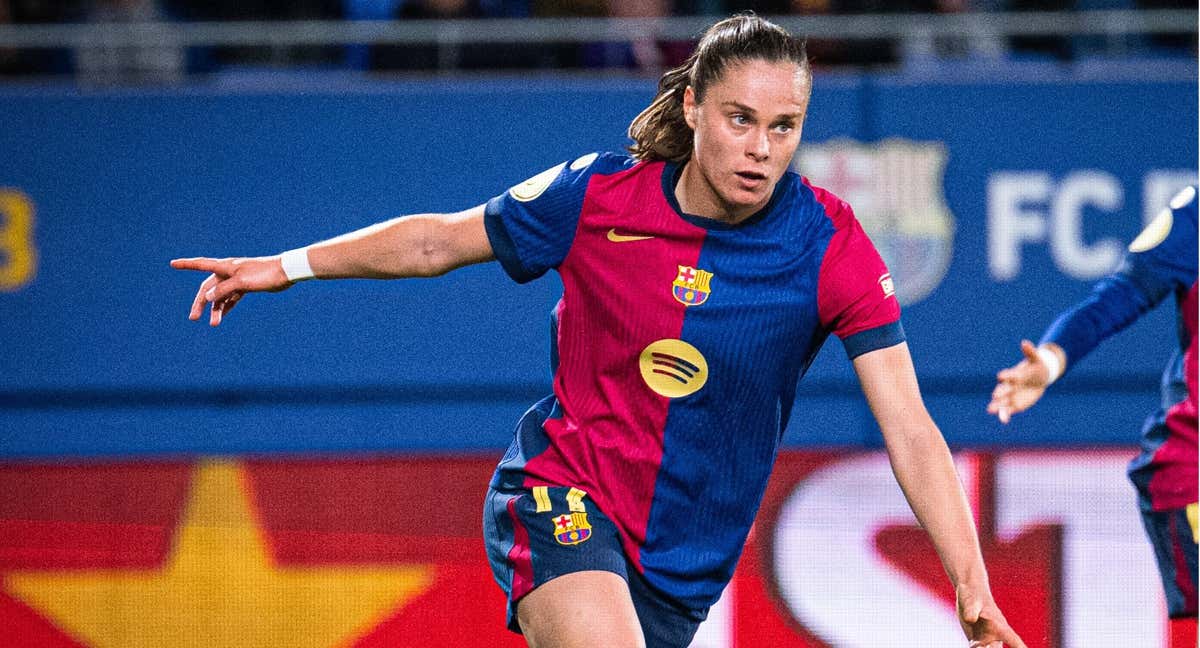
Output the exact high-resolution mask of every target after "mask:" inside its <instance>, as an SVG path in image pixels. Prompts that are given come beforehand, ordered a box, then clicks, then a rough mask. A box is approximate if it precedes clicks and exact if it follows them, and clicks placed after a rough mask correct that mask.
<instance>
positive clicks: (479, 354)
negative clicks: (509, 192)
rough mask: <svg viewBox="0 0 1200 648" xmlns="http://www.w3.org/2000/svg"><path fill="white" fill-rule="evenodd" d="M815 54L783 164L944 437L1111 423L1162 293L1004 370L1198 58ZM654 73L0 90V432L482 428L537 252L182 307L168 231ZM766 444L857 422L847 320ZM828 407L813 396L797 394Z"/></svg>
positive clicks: (245, 218) (143, 438) (608, 113)
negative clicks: (1003, 74)
mask: <svg viewBox="0 0 1200 648" xmlns="http://www.w3.org/2000/svg"><path fill="white" fill-rule="evenodd" d="M1136 77H1137V75H1131V76H1128V77H1114V78H1107V79H1105V80H1102V81H1101V80H1094V79H1093V80H1087V79H1083V80H1080V79H1074V78H1071V77H1069V76H1066V75H1059V76H1058V77H1056V78H1038V79H1024V80H1021V79H1016V80H1014V79H1003V80H979V79H975V80H969V81H967V80H961V79H938V78H923V79H921V80H920V82H917V81H914V80H913V79H912V78H911V77H906V76H886V75H866V76H822V77H819V78H818V79H817V82H816V84H815V89H814V96H813V100H812V106H811V110H810V115H809V118H808V121H807V123H806V125H805V131H804V143H803V144H802V145H801V153H800V155H798V157H797V160H796V166H797V167H798V168H799V169H800V170H801V171H802V172H804V173H806V174H807V175H810V176H811V177H812V178H813V180H814V182H816V183H817V184H821V185H824V186H827V187H828V188H830V189H831V190H833V191H834V192H835V193H838V194H839V195H841V196H842V197H843V198H846V199H847V200H848V201H849V202H850V204H851V205H852V206H853V207H854V208H855V210H856V213H857V214H858V216H859V218H860V220H862V221H863V223H864V226H865V227H867V230H868V232H869V233H870V234H871V235H872V238H873V239H875V241H876V244H877V246H878V247H879V248H880V249H881V250H882V251H883V253H884V255H885V258H886V260H887V261H888V263H889V266H890V267H891V269H892V271H893V274H894V275H895V278H896V282H897V290H898V294H899V295H900V296H901V298H902V302H903V303H904V304H905V315H904V322H905V327H906V330H907V332H908V335H909V343H910V346H911V348H912V350H913V355H914V359H915V362H916V364H917V369H918V374H919V375H920V377H921V378H922V383H923V388H924V393H925V396H926V399H927V402H928V404H929V406H930V409H931V410H932V411H933V413H934V416H935V419H936V420H938V421H939V423H941V425H942V427H943V428H944V432H945V433H946V435H947V437H948V438H949V439H950V440H951V442H952V444H955V445H992V446H999V445H1012V444H1016V445H1029V444H1034V445H1036V444H1045V443H1050V444H1060V445H1061V444H1074V445H1090V444H1114V443H1119V444H1126V445H1127V444H1129V443H1131V442H1132V441H1133V439H1134V438H1135V435H1136V431H1137V427H1138V422H1139V421H1140V419H1141V418H1142V417H1143V416H1145V414H1146V413H1148V411H1149V410H1150V409H1151V408H1152V407H1153V406H1154V404H1155V403H1156V400H1157V396H1156V385H1157V374H1158V372H1159V371H1160V370H1161V367H1162V366H1163V364H1164V363H1165V361H1166V359H1167V357H1168V355H1169V353H1170V348H1171V344H1172V341H1171V340H1172V335H1173V331H1174V325H1173V321H1172V318H1173V313H1172V312H1170V310H1171V309H1170V307H1169V306H1165V305H1164V306H1163V307H1162V308H1160V309H1158V311H1156V312H1154V313H1151V314H1150V315H1148V316H1147V317H1146V318H1144V319H1145V320H1146V321H1142V322H1139V323H1138V324H1137V325H1135V326H1134V327H1132V328H1131V329H1130V330H1129V331H1127V332H1124V333H1122V334H1121V335H1120V336H1119V337H1118V338H1117V339H1116V340H1114V341H1113V342H1112V343H1110V344H1108V345H1106V346H1105V347H1103V348H1101V349H1100V350H1098V351H1097V352H1096V353H1095V355H1094V357H1090V358H1088V359H1086V360H1085V361H1084V362H1083V363H1081V364H1080V365H1079V366H1078V368H1076V369H1073V370H1072V372H1071V374H1069V375H1068V376H1067V377H1066V378H1064V380H1063V381H1062V382H1061V383H1060V384H1059V385H1056V386H1055V388H1054V390H1052V393H1051V395H1050V396H1048V397H1047V399H1046V402H1045V403H1044V404H1043V405H1042V406H1040V407H1039V408H1036V409H1035V410H1034V411H1033V412H1030V413H1029V414H1028V415H1025V416H1023V417H1021V418H1019V419H1018V420H1017V422H1016V423H1015V424H1013V425H1010V426H1008V427H1007V428H1002V427H1001V426H999V425H997V424H996V423H995V422H994V421H992V420H990V419H989V418H988V417H987V416H986V415H985V414H984V412H983V409H984V405H985V404H986V402H987V396H988V392H990V389H991V385H992V380H993V376H994V373H995V371H996V370H997V369H999V368H1001V367H1003V366H1006V365H1008V364H1011V363H1012V362H1015V361H1016V360H1017V359H1019V357H1018V356H1019V353H1018V343H1019V341H1020V340H1021V338H1022V337H1036V336H1037V335H1038V334H1039V333H1040V331H1041V329H1042V328H1043V327H1044V326H1045V325H1046V324H1047V323H1048V322H1049V321H1050V320H1051V319H1052V318H1053V316H1054V315H1055V314H1056V313H1057V312H1058V311H1059V310H1061V309H1062V308H1063V307H1065V306H1067V305H1069V304H1070V303H1072V302H1074V301H1075V300H1078V299H1080V298H1082V297H1083V296H1084V295H1085V294H1086V293H1087V291H1088V287H1089V285H1090V284H1091V282H1092V281H1093V280H1094V279H1096V278H1097V277H1099V276H1101V275H1103V274H1104V273H1106V272H1108V271H1110V270H1111V269H1112V268H1113V266H1114V264H1115V257H1116V256H1117V255H1119V254H1120V251H1121V250H1122V249H1123V246H1124V245H1125V244H1126V243H1127V242H1128V241H1129V240H1131V239H1132V238H1133V237H1134V236H1135V235H1136V234H1137V232H1138V231H1139V229H1140V227H1141V225H1142V223H1143V222H1144V221H1145V220H1146V219H1147V218H1148V217H1149V216H1152V215H1153V214H1154V212H1155V211H1156V210H1157V209H1158V208H1159V207H1161V206H1162V205H1163V204H1165V202H1166V200H1168V199H1169V198H1170V195H1171V193H1172V192H1173V191H1174V190H1175V189H1177V188H1178V187H1179V186H1180V185H1181V184H1184V183H1189V182H1193V181H1194V178H1195V174H1196V156H1197V146H1196V130H1195V128H1196V123H1197V108H1196V106H1197V94H1196V84H1195V71H1194V70H1192V71H1191V72H1190V78H1179V79H1160V80H1146V79H1144V78H1140V79H1139V78H1136ZM652 94H653V84H652V83H651V82H650V81H612V80H607V81H601V80H591V81H588V80H571V81H553V82H552V81H535V82H523V83H521V84H519V87H518V84H516V83H512V82H509V81H504V80H489V81H456V82H449V81H428V82H416V81H396V82H384V81H379V82H372V83H367V84H354V85H313V86H305V87H299V88H273V89H257V90H247V89H240V90H229V89H222V88H188V89H183V90H161V91H158V90H137V91H135V90H127V91H119V90H113V91H103V92H101V91H81V90H76V89H69V88H24V89H7V90H2V91H0V123H2V127H0V210H2V211H3V220H2V221H0V227H3V228H4V230H3V232H0V246H2V247H3V249H2V250H0V339H2V340H4V343H3V344H2V345H0V456H9V457H21V456H55V455H80V454H82V455H135V454H170V453H193V452H206V453H214V452H216V453H222V452H229V453H236V452H274V451H281V452H287V451H343V450H362V451H371V450H385V449H386V450H392V449H405V448H418V449H429V448H499V447H502V446H503V445H505V444H506V443H507V440H508V437H509V435H510V433H511V429H512V426H513V424H514V423H515V421H516V418H517V417H518V416H519V415H520V413H521V412H522V411H523V409H524V408H525V407H526V406H528V405H529V404H531V403H532V402H533V401H534V400H535V399H537V398H538V397H540V396H541V395H544V394H545V393H548V390H549V382H550V375H549V368H548V358H547V356H548V353H547V350H548V346H549V327H548V316H549V311H550V309H551V307H552V306H553V304H554V302H555V301H556V299H557V297H558V292H559V291H560V290H561V286H560V284H559V283H558V281H557V279H556V278H554V277H551V276H548V277H546V278H543V279H541V280H539V281H537V282H534V283H532V284H529V285H525V286H517V285H514V284H513V283H512V282H511V281H510V280H509V279H508V278H507V277H506V276H505V275H504V273H503V272H502V271H501V270H500V268H499V267H498V266H497V265H496V264H486V265H483V266H476V267H470V268H465V269H461V270H458V271H455V272H453V273H450V274H449V275H446V276H444V277H440V278H437V279H430V280H403V281H394V282H377V281H340V282H309V283H306V284H303V285H300V286H297V287H295V288H293V289H292V290H289V291H287V292H286V293H283V294H281V295H253V296H250V297H249V298H247V299H245V300H244V301H243V302H242V303H241V304H240V305H239V306H238V309H237V310H236V311H235V312H234V313H232V315H231V316H230V317H229V318H228V319H227V321H226V322H225V323H224V324H222V325H221V326H220V327H218V328H215V329H212V328H209V327H208V326H207V325H205V324H203V323H192V322H189V321H188V320H187V319H186V315H187V310H188V307H189V305H190V303H191V300H192V298H193V296H194V294H195V290H196V287H197V285H198V283H199V281H200V280H201V279H202V278H203V277H202V276H199V275H196V274H193V273H184V272H178V271H173V270H171V269H170V268H168V266H167V261H168V260H169V259H171V258H174V257H181V256H200V255H205V256H234V255H236V256H241V255H256V254H272V253H276V252H278V251H281V250H285V249H288V248H292V247H297V246H299V245H303V244H306V243H309V242H312V241H314V240H319V239H323V238H328V237H331V236H334V235H337V234H340V233H343V232H345V231H349V230H352V229H356V228H358V227H362V226H366V225H368V224H370V223H373V222H376V221H379V220H383V219H386V218H390V217H392V216H396V215H401V214H410V213H419V212H444V211H455V210H459V209H463V208H467V207H470V206H472V205H476V204H479V203H482V202H484V201H485V200H487V199H488V198H490V197H491V196H493V195H496V194H499V193H500V192H502V191H504V190H505V189H506V188H507V187H509V186H511V185H513V184H516V183H517V182H520V181H521V180H524V179H525V178H527V177H529V176H532V175H534V174H535V173H537V172H539V171H541V170H542V169H545V168H548V167H550V166H552V165H555V164H558V163H560V162H562V161H564V160H570V159H573V158H575V157H577V156H579V155H581V154H583V153H586V152H590V151H597V150H610V151H619V150H621V149H622V148H623V147H624V146H625V145H626V143H627V140H626V138H625V129H626V127H627V126H628V123H629V121H630V120H631V119H632V118H633V117H634V116H635V115H636V114H637V113H638V112H639V111H640V110H641V109H642V108H643V107H644V106H645V105H646V104H647V103H648V101H649V100H650V99H651V97H652ZM795 411H796V415H795V417H794V418H795V420H794V422H793V425H792V426H791V428H789V430H788V433H787V434H786V435H785V440H786V441H787V442H788V443H789V444H794V445H864V444H865V445H873V444H876V443H877V442H878V439H877V437H878V433H877V431H875V428H874V424H873V422H872V420H871V418H870V414H869V412H868V411H867V410H866V407H865V405H864V403H863V402H862V398H861V396H860V395H859V394H858V390H857V385H856V383H855V381H854V377H853V373H852V371H851V369H850V367H849V363H848V362H846V360H845V356H844V353H843V352H842V350H841V345H840V344H839V343H837V342H836V341H833V342H831V343H829V344H827V345H826V348H825V349H824V350H823V351H822V352H821V355H820V357H819V359H818V361H817V363H816V364H815V365H814V367H813V369H812V370H811V371H810V374H809V377H808V378H807V379H806V382H805V384H804V386H803V387H802V389H801V392H800V395H799V400H798V403H797V407H796V410H795ZM813 412H819V416H813V415H811V414H812V413H813Z"/></svg>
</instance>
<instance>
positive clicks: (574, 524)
mask: <svg viewBox="0 0 1200 648" xmlns="http://www.w3.org/2000/svg"><path fill="white" fill-rule="evenodd" d="M590 537H592V525H591V524H590V523H589V522H588V519H587V513H570V514H563V515H560V516H558V517H556V518H554V539H555V540H557V541H558V544H560V545H576V544H579V543H580V542H583V541H584V540H587V539H588V538H590Z"/></svg>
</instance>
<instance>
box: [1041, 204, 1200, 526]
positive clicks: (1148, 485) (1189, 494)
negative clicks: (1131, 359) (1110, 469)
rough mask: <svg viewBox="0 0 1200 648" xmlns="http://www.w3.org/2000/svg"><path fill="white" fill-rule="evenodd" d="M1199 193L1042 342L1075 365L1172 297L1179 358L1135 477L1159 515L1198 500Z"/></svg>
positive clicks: (1145, 235)
mask: <svg viewBox="0 0 1200 648" xmlns="http://www.w3.org/2000/svg"><path fill="white" fill-rule="evenodd" d="M1198 277H1200V262H1198V253H1197V220H1196V188H1195V187H1188V188H1186V189H1184V190H1183V191H1182V192H1181V193H1180V194H1179V195H1177V196H1175V198H1173V199H1172V200H1171V203H1170V205H1169V206H1168V207H1167V208H1165V209H1164V210H1163V211H1162V212H1160V214H1159V215H1158V217H1157V218H1155V220H1154V221H1152V222H1151V223H1150V224H1149V225H1147V226H1146V229H1145V230H1143V231H1142V233H1141V234H1140V235H1139V236H1138V237H1137V238H1136V239H1134V241H1133V242H1132V243H1130V245H1129V251H1128V252H1127V253H1126V254H1125V258H1124V260H1123V261H1122V263H1121V266H1120V267H1119V268H1118V269H1117V271H1116V272H1114V273H1113V274H1111V275H1109V276H1108V277H1105V278H1104V279H1102V280H1101V281H1099V282H1098V283H1097V284H1096V286H1095V287H1094V288H1093V290H1092V294H1091V295H1089V296H1088V298H1087V299H1085V300H1084V301H1082V302H1080V303H1079V304H1076V305H1075V306H1074V307H1072V308H1070V309H1068V310H1067V311H1065V312H1064V313H1062V314H1061V315H1059V317H1058V318H1057V319H1056V320H1055V321H1054V323H1053V324H1051V325H1050V327H1049V328H1048V329H1047V330H1046V333H1045V334H1044V335H1043V336H1042V340H1041V341H1042V342H1054V343H1056V344H1058V345H1059V346H1061V347H1062V348H1063V351H1065V352H1066V354H1067V366H1068V367H1072V366H1074V365H1075V364H1076V363H1078V362H1079V361H1080V360H1081V359H1082V358H1083V357H1084V356H1085V355H1087V354H1088V352H1090V351H1091V350H1092V349H1094V348H1096V346H1097V345H1098V344H1100V342H1102V341H1104V340H1105V339H1107V338H1108V337H1110V336H1112V335H1113V334H1115V333H1117V332H1118V331H1121V330H1122V329H1124V328H1125V327H1127V326H1129V325H1130V324H1132V323H1133V322H1135V321H1136V320H1137V319H1138V317H1140V316H1141V315H1142V314H1144V313H1146V312H1148V311H1149V310H1151V309H1152V308H1154V307H1155V306H1157V305H1158V304H1159V303H1161V302H1162V301H1164V300H1165V299H1166V298H1167V297H1169V296H1172V295H1173V296H1174V297H1175V308H1176V313H1177V318H1176V321H1177V323H1178V326H1177V328H1176V335H1175V351H1174V353H1173V354H1172V356H1171V360H1170V362H1168V363H1167V367H1166V369H1165V370H1164V371H1163V377H1162V409H1160V410H1159V411H1158V412H1156V413H1154V414H1153V415H1151V417H1150V419H1149V420H1148V421H1147V424H1146V425H1145V426H1144V428H1143V430H1142V438H1141V440H1140V445H1141V453H1140V454H1139V455H1138V457H1136V458H1135V459H1134V460H1133V461H1132V462H1131V463H1130V465H1129V474H1130V478H1131V479H1132V480H1133V481H1134V483H1135V484H1136V485H1137V486H1138V490H1139V491H1140V492H1141V493H1142V494H1143V498H1144V503H1145V504H1146V505H1148V506H1149V507H1151V508H1153V509H1154V510H1160V511H1162V510H1170V509H1177V508H1183V507H1185V506H1187V505H1188V504H1191V503H1193V502H1195V501H1196V499H1197V483H1196V482H1197V450H1196V372H1197V363H1196V353H1197V350H1196V312H1197V301H1196V281H1197V278H1198Z"/></svg>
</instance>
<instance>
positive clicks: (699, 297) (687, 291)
mask: <svg viewBox="0 0 1200 648" xmlns="http://www.w3.org/2000/svg"><path fill="white" fill-rule="evenodd" d="M712 277H713V273H711V272H708V271H706V270H701V269H699V268H693V267H691V266H685V265H681V266H679V274H678V275H676V276H675V282H674V283H672V284H671V294H673V295H675V301H677V302H679V303H681V304H683V305H684V306H699V305H700V304H703V303H704V302H706V301H708V295H709V293H711V292H712V288H711V284H712Z"/></svg>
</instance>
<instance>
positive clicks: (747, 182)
mask: <svg viewBox="0 0 1200 648" xmlns="http://www.w3.org/2000/svg"><path fill="white" fill-rule="evenodd" d="M734 175H736V176H737V177H738V178H740V179H741V181H742V182H741V184H742V186H744V187H746V188H747V189H751V188H754V187H757V186H759V185H761V184H763V183H764V182H766V181H767V174H765V173H759V172H757V171H735V172H734Z"/></svg>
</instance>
